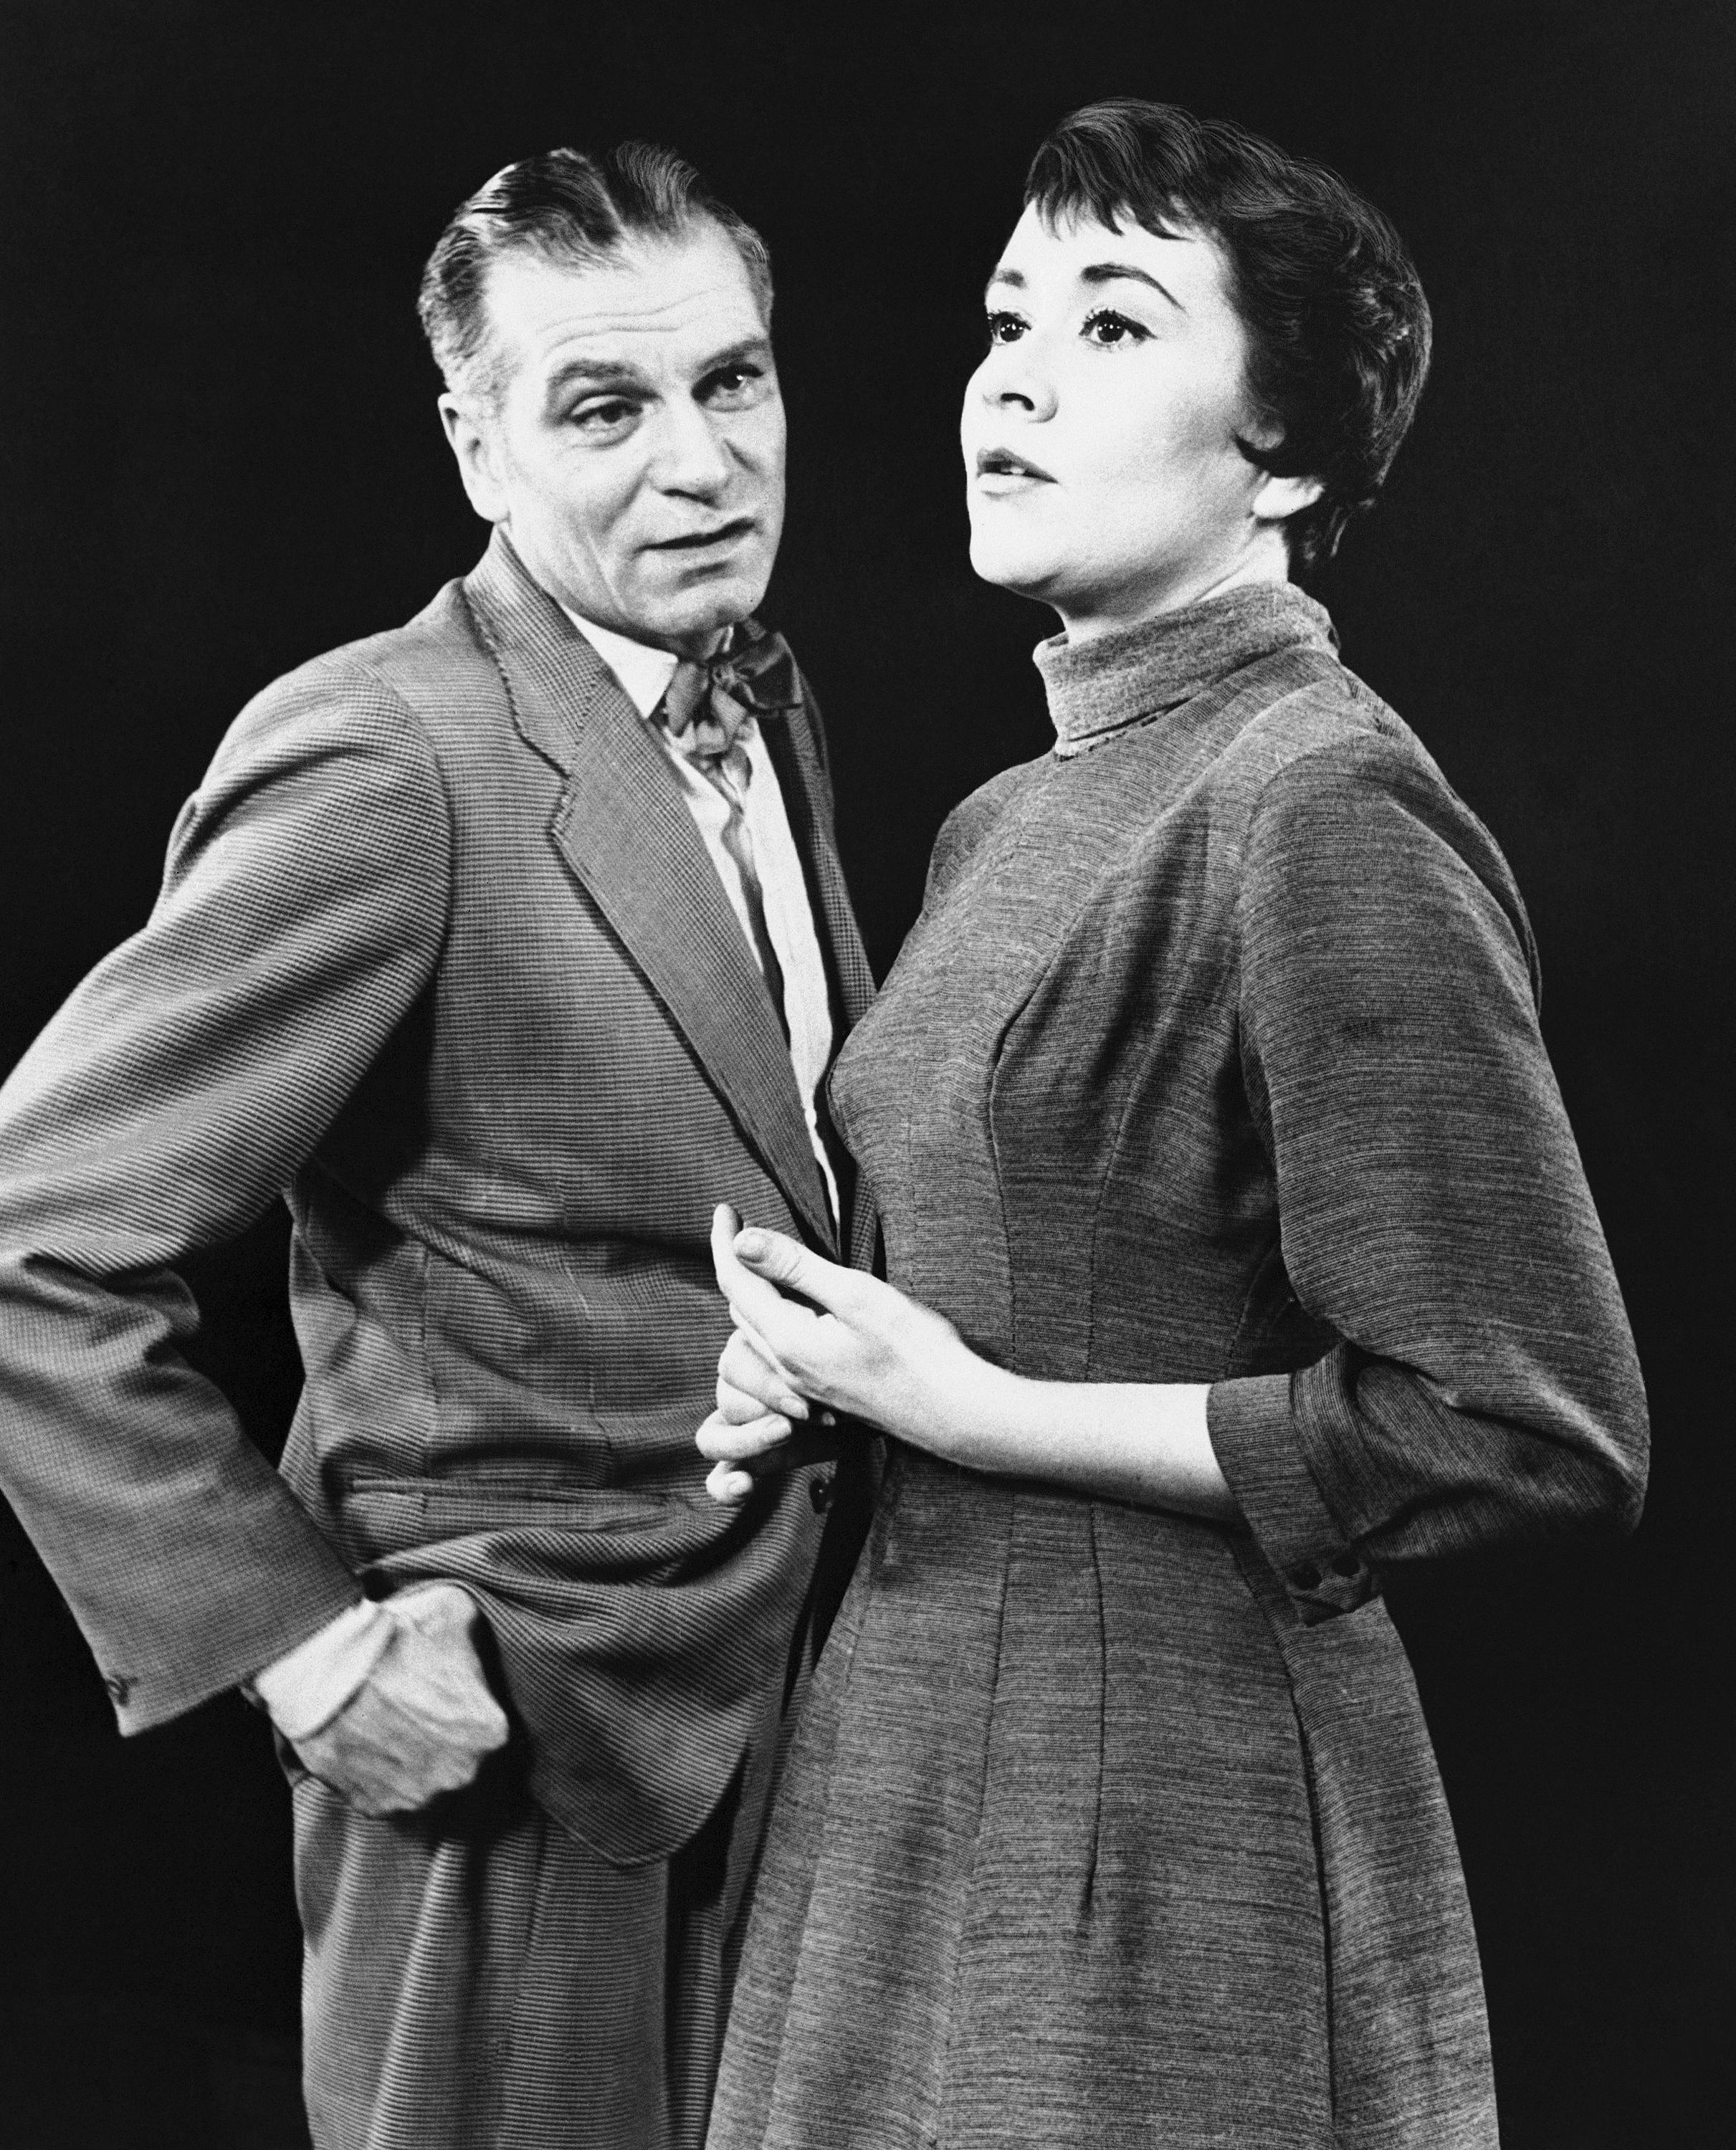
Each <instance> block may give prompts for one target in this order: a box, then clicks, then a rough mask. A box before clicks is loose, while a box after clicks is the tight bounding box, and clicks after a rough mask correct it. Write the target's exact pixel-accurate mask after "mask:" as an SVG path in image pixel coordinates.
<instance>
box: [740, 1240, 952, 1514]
mask: <svg viewBox="0 0 1736 2150" xmlns="http://www.w3.org/2000/svg"><path fill="white" fill-rule="evenodd" d="M740 1224H741V1220H740V1219H739V1217H738V1216H737V1215H736V1214H735V1212H734V1210H733V1209H729V1208H728V1207H727V1206H720V1207H719V1209H718V1210H717V1212H716V1214H715V1215H714V1218H713V1219H712V1229H711V1254H712V1261H713V1264H714V1267H715V1269H716V1271H717V1280H718V1289H719V1290H720V1291H721V1292H722V1293H723V1295H724V1298H725V1299H726V1300H728V1301H729V1311H730V1313H731V1315H733V1316H734V1321H735V1334H734V1335H733V1336H732V1337H731V1338H730V1340H729V1343H728V1345H726V1346H725V1347H724V1355H723V1357H722V1359H721V1360H719V1367H718V1387H717V1401H718V1408H717V1410H716V1411H714V1413H713V1414H712V1416H710V1417H709V1419H708V1420H707V1421H705V1423H704V1426H702V1427H701V1428H700V1429H699V1449H700V1452H701V1453H702V1454H703V1455H704V1456H709V1457H710V1458H711V1459H712V1460H713V1461H714V1463H715V1464H716V1465H717V1468H716V1469H715V1470H714V1471H713V1472H712V1473H711V1476H710V1477H709V1479H708V1480H707V1481H706V1484H707V1486H708V1488H709V1491H711V1493H712V1494H713V1496H714V1497H715V1498H717V1499H719V1500H740V1499H742V1498H743V1497H744V1496H745V1494H746V1493H747V1492H748V1491H749V1489H750V1488H751V1486H752V1485H753V1482H754V1476H755V1475H761V1474H763V1473H764V1472H765V1471H767V1470H769V1469H775V1470H788V1469H791V1468H794V1467H795V1465H797V1464H799V1463H805V1462H811V1461H815V1460H816V1459H818V1458H820V1457H822V1456H835V1455H836V1454H838V1453H839V1452H840V1448H841V1446H842V1442H843V1440H844V1439H845V1437H846V1436H844V1435H842V1434H841V1433H840V1431H839V1429H838V1426H837V1421H838V1419H839V1418H840V1417H843V1416H847V1417H850V1418H856V1419H863V1420H865V1421H867V1422H868V1423H869V1424H870V1425H871V1426H879V1427H881V1429H883V1430H884V1431H886V1432H888V1433H893V1434H897V1435H899V1436H901V1437H902V1438H904V1439H906V1440H910V1441H917V1442H919V1443H923V1442H924V1436H925V1435H927V1436H932V1434H933V1433H934V1431H936V1430H937V1428H938V1427H939V1426H940V1425H941V1422H942V1421H945V1420H946V1417H947V1416H949V1403H950V1399H951V1397H952V1396H953V1395H955V1394H956V1390H957V1386H958V1384H959V1383H960V1382H961V1381H962V1380H968V1377H969V1374H970V1371H971V1369H972V1368H974V1367H978V1366H979V1365H980V1362H979V1361H978V1360H977V1359H976V1358H975V1356H974V1355H973V1354H972V1353H971V1350H969V1349H968V1347H967V1346H966V1345H965V1343H964V1342H963V1340H962V1339H961V1337H960V1335H959V1334H958V1331H957V1330H956V1329H955V1328H954V1327H953V1326H952V1325H951V1322H950V1321H947V1320H944V1319H943V1318H942V1317H941V1315H938V1314H934V1313H931V1312H930V1310H928V1309H927V1308H926V1307H923V1306H919V1305H916V1302H915V1300H909V1299H906V1297H905V1296H904V1295H903V1293H902V1292H899V1291H895V1290H894V1289H893V1288H892V1287H891V1284H882V1283H881V1281H880V1280H879V1279H878V1278H876V1277H871V1276H869V1275H867V1274H865V1273H864V1272H863V1271H862V1270H860V1269H844V1268H841V1267H840V1265H839V1264H837V1263H835V1262H829V1261H826V1260H825V1259H823V1258H822V1257H821V1256H820V1255H818V1254H813V1253H811V1252H810V1250H809V1249H807V1248H805V1247H804V1246H802V1245H801V1244H800V1243H799V1242H798V1241H796V1240H795V1239H789V1238H786V1237H785V1235H784V1234H782V1233H780V1232H767V1231H761V1230H758V1229H754V1230H749V1231H746V1232H744V1231H742V1230H741V1229H740ZM803 1301H807V1302H809V1304H807V1305H804V1304H803V1303H802V1302H803ZM799 1428H800V1431H798V1429H799ZM925 1445H926V1444H925Z"/></svg>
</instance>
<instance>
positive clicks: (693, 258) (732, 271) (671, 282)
mask: <svg viewBox="0 0 1736 2150" xmlns="http://www.w3.org/2000/svg"><path fill="white" fill-rule="evenodd" d="M486 299H487V308H488V315H489V319H490V322H491V324H492V326H493V328H494V331H495V332H496V334H497V336H500V338H501V339H502V341H503V342H505V343H506V344H507V345H508V346H516V347H517V351H518V352H519V354H520V355H521V356H523V357H526V358H529V359H532V360H533V361H535V360H545V361H559V360H561V359H563V358H564V357H565V356H567V355H568V353H570V352H577V351H578V350H580V349H581V348H583V349H584V350H585V351H587V353H590V352H592V351H593V350H594V351H602V350H603V348H604V347H605V346H620V348H621V349H622V351H623V356H628V355H633V356H637V357H638V358H641V359H643V357H644V356H647V355H648V353H649V352H651V351H654V350H657V349H659V347H664V346H668V347H671V348H674V347H676V346H683V347H684V346H687V345H689V344H692V345H695V346H697V345H699V344H704V343H709V342H718V341H724V342H727V341H734V340H737V339H739V338H741V337H743V336H753V335H755V334H763V333H764V330H765V321H764V318H763V316H762V315H761V312H760V303H759V300H758V298H757V297H756V295H755V294H754V287H753V285H752V283H751V282H750V281H749V277H748V272H747V268H746V265H745V264H744V262H743V260H742V259H741V256H740V255H739V254H738V253H737V251H736V250H735V248H734V245H731V243H730V241H729V239H728V238H727V237H726V236H725V235H724V233H723V232H721V231H719V230H717V229H716V227H715V226H714V225H704V226H700V227H699V228H697V229H695V230H694V231H693V232H692V233H690V234H684V235H682V236H681V237H679V238H678V239H671V240H663V239H651V240H641V239H638V238H635V239H633V240H629V241H628V243H627V244H626V245H623V248H622V249H621V250H620V251H619V252H618V254H614V255H609V256H608V258H606V259H605V260H602V261H594V262H583V263H580V262H564V261H558V260H551V259H549V258H548V256H547V255H541V254H534V253H530V252H515V253H512V254H509V255H505V256H504V257H502V259H500V260H497V261H496V262H494V263H493V264H492V266H491V268H490V270H489V271H488V280H487V287H486Z"/></svg>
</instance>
